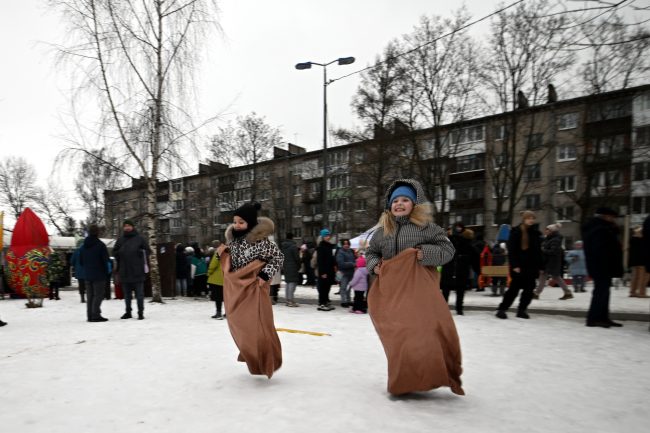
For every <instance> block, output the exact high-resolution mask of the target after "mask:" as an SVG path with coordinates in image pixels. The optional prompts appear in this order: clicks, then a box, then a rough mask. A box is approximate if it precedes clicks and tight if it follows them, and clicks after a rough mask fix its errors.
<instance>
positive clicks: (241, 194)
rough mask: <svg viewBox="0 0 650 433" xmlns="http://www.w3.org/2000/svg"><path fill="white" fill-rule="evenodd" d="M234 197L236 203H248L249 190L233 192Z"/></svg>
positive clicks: (249, 198) (249, 197)
mask: <svg viewBox="0 0 650 433" xmlns="http://www.w3.org/2000/svg"><path fill="white" fill-rule="evenodd" d="M235 197H236V199H237V201H250V200H251V189H250V188H244V189H238V190H236V191H235Z"/></svg>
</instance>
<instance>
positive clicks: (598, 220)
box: [582, 207, 623, 328]
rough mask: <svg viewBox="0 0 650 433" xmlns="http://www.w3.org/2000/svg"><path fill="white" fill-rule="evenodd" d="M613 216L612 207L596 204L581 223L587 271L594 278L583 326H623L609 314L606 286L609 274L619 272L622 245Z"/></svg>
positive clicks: (620, 268) (608, 281)
mask: <svg viewBox="0 0 650 433" xmlns="http://www.w3.org/2000/svg"><path fill="white" fill-rule="evenodd" d="M617 217H618V213H617V212H616V211H615V210H613V209H610V208H608V207H600V208H598V209H596V213H595V215H594V216H593V217H592V218H591V219H590V220H588V221H587V222H586V223H585V225H584V226H583V227H582V239H583V241H584V251H585V258H586V260H587V271H588V272H589V275H590V276H591V277H592V278H593V280H594V290H593V291H592V293H591V304H590V306H589V312H588V313H587V323H586V325H587V326H592V327H594V326H596V327H601V328H609V327H612V326H615V327H620V326H623V325H622V324H620V323H617V322H614V321H613V320H611V319H610V318H609V289H610V287H611V285H612V278H620V277H621V276H623V248H622V247H621V242H620V241H619V230H618V226H617V225H616V218H617Z"/></svg>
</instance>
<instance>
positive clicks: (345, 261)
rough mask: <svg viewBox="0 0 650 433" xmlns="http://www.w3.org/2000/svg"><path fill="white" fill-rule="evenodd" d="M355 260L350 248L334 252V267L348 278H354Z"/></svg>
mask: <svg viewBox="0 0 650 433" xmlns="http://www.w3.org/2000/svg"><path fill="white" fill-rule="evenodd" d="M356 264H357V259H356V257H354V251H352V249H351V248H348V249H347V250H346V249H345V248H339V250H338V251H337V252H336V266H337V267H338V269H339V271H341V272H342V273H343V274H345V275H346V276H347V277H348V278H352V277H353V276H354V268H355V267H356Z"/></svg>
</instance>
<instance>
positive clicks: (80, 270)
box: [71, 239, 86, 303]
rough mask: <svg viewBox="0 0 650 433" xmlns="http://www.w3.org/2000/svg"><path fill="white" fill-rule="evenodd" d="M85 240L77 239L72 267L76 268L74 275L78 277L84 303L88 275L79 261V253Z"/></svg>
mask: <svg viewBox="0 0 650 433" xmlns="http://www.w3.org/2000/svg"><path fill="white" fill-rule="evenodd" d="M83 243H84V240H83V239H79V240H78V241H77V249H76V250H74V253H72V259H71V261H72V267H73V269H74V276H75V278H76V279H77V283H78V284H79V296H80V297H81V302H82V303H84V302H86V281H85V279H86V277H85V275H84V268H83V266H82V265H81V263H80V262H79V253H80V249H81V247H82V246H83Z"/></svg>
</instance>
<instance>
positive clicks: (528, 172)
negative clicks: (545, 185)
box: [524, 163, 542, 182]
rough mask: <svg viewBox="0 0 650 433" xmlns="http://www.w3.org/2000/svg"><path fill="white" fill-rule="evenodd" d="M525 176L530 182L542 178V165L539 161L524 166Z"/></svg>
mask: <svg viewBox="0 0 650 433" xmlns="http://www.w3.org/2000/svg"><path fill="white" fill-rule="evenodd" d="M524 178H525V179H526V181H528V182H532V181H536V180H540V179H541V178H542V165H541V164H539V163H537V164H530V165H527V166H526V167H524Z"/></svg>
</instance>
